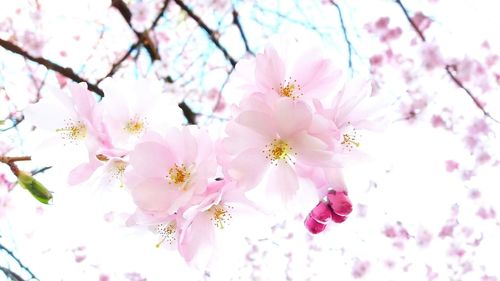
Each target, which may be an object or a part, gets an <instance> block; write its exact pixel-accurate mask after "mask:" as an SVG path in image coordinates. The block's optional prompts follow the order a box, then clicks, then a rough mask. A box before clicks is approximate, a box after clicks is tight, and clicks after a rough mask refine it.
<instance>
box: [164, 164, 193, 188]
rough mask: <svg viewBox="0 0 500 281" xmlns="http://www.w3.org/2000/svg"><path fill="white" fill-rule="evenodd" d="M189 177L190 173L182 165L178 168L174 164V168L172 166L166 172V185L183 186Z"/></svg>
mask: <svg viewBox="0 0 500 281" xmlns="http://www.w3.org/2000/svg"><path fill="white" fill-rule="evenodd" d="M190 177H191V172H190V171H189V170H188V168H187V167H186V165H184V164H181V165H180V166H179V165H177V164H174V166H172V168H170V169H169V170H168V176H167V178H168V183H170V184H175V185H180V184H185V183H187V182H188V181H189V178H190Z"/></svg>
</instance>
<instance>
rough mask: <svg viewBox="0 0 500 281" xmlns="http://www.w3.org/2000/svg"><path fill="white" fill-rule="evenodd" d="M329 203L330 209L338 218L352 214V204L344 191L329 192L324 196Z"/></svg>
mask: <svg viewBox="0 0 500 281" xmlns="http://www.w3.org/2000/svg"><path fill="white" fill-rule="evenodd" d="M326 197H327V198H328V201H330V207H331V208H332V210H333V212H335V213H336V214H337V215H340V216H347V215H349V214H350V213H351V212H352V203H351V200H349V197H348V196H347V192H345V191H335V190H331V191H330V192H328V194H327V195H326Z"/></svg>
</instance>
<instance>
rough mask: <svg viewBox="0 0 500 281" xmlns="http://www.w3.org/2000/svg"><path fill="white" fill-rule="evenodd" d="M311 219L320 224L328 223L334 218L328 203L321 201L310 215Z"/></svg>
mask: <svg viewBox="0 0 500 281" xmlns="http://www.w3.org/2000/svg"><path fill="white" fill-rule="evenodd" d="M310 215H311V217H312V218H313V219H315V220H316V221H318V222H320V223H327V222H328V220H330V219H331V218H332V210H331V209H330V206H329V205H328V202H325V201H323V200H322V201H320V202H319V203H318V205H316V207H314V209H312V211H311V213H310Z"/></svg>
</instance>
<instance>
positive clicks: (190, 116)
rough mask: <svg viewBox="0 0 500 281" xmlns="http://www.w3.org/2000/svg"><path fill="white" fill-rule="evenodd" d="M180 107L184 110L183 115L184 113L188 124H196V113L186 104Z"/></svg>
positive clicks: (183, 103)
mask: <svg viewBox="0 0 500 281" xmlns="http://www.w3.org/2000/svg"><path fill="white" fill-rule="evenodd" d="M179 107H180V108H181V109H182V113H184V117H186V119H187V121H188V124H192V125H194V124H196V113H194V112H193V110H191V108H190V107H189V106H188V105H187V104H186V103H185V102H181V103H179Z"/></svg>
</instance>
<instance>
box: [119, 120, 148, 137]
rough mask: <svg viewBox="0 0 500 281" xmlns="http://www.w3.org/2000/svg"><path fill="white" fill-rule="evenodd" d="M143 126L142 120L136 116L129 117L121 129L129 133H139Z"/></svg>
mask: <svg viewBox="0 0 500 281" xmlns="http://www.w3.org/2000/svg"><path fill="white" fill-rule="evenodd" d="M145 127H146V126H145V124H144V122H143V121H142V120H140V119H139V118H138V117H134V118H132V119H130V120H129V121H128V122H127V124H125V127H124V128H123V129H124V130H125V131H127V132H128V133H129V134H131V135H139V134H140V133H142V132H143V131H144V129H145Z"/></svg>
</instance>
